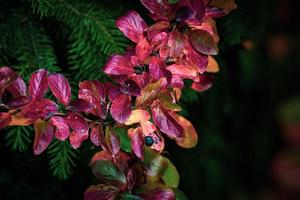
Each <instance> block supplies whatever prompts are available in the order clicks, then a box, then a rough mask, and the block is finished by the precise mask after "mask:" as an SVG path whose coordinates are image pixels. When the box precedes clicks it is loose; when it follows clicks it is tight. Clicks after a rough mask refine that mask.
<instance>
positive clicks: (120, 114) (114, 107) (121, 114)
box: [110, 94, 131, 123]
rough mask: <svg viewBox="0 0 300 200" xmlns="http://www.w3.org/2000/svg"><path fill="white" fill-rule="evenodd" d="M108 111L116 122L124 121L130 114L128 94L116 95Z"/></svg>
mask: <svg viewBox="0 0 300 200" xmlns="http://www.w3.org/2000/svg"><path fill="white" fill-rule="evenodd" d="M110 113H111V116H112V117H113V118H114V119H115V120H116V121H117V122H119V123H123V122H125V121H126V120H127V119H128V118H129V116H130V114H131V98H130V96H128V95H126V94H119V95H118V96H116V97H115V98H114V100H113V102H112V104H111V108H110Z"/></svg>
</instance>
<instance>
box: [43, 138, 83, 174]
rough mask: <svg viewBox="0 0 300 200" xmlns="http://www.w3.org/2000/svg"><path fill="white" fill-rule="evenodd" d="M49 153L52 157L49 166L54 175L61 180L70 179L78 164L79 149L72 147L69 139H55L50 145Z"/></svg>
mask: <svg viewBox="0 0 300 200" xmlns="http://www.w3.org/2000/svg"><path fill="white" fill-rule="evenodd" d="M47 154H48V156H49V158H50V160H49V167H50V169H51V170H52V172H53V176H55V177H57V178H58V179H61V180H65V179H68V178H69V177H70V176H71V175H72V171H73V168H74V167H75V166H76V163H75V160H76V159H77V151H76V150H74V149H73V148H72V147H71V145H70V143H69V142H68V141H64V142H62V141H58V140H54V141H52V143H51V144H50V145H49V148H48V150H47Z"/></svg>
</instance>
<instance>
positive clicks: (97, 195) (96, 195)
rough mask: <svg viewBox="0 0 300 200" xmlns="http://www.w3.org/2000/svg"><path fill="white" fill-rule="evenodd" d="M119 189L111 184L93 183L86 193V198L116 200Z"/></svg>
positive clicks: (86, 199)
mask: <svg viewBox="0 0 300 200" xmlns="http://www.w3.org/2000/svg"><path fill="white" fill-rule="evenodd" d="M118 193H119V189H118V188H116V187H113V186H109V185H92V186H90V187H89V188H88V189H87V190H86V191H85V193H84V200H100V199H103V200H115V199H116V197H117V195H118Z"/></svg>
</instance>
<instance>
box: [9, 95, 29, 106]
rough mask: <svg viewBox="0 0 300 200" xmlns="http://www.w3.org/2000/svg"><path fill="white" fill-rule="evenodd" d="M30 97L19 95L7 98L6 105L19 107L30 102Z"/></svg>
mask: <svg viewBox="0 0 300 200" xmlns="http://www.w3.org/2000/svg"><path fill="white" fill-rule="evenodd" d="M30 100H31V98H30V97H28V96H19V97H16V98H13V99H11V100H9V101H8V102H7V103H6V105H8V106H10V107H13V108H19V107H21V106H24V105H26V104H28V103H29V102H30Z"/></svg>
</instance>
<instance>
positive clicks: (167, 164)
mask: <svg viewBox="0 0 300 200" xmlns="http://www.w3.org/2000/svg"><path fill="white" fill-rule="evenodd" d="M143 163H144V165H145V166H146V169H147V170H146V174H147V181H148V182H152V183H159V182H160V181H161V180H163V182H164V184H165V185H166V186H168V187H173V188H176V187H178V185H179V173H178V171H177V169H176V167H175V166H174V165H173V163H172V162H171V161H170V160H169V159H168V158H166V157H163V156H161V155H160V154H159V153H158V152H156V151H154V150H152V149H150V148H148V147H146V148H145V152H144V161H143Z"/></svg>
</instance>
